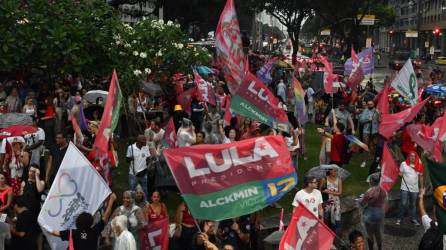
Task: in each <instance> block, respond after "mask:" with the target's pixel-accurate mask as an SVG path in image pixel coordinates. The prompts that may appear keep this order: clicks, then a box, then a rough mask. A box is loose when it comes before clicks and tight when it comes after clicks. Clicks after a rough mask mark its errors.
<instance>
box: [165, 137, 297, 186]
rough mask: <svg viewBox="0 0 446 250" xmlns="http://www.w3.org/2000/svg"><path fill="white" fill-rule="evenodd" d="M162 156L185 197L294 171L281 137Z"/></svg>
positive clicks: (174, 151) (167, 152)
mask: <svg viewBox="0 0 446 250" xmlns="http://www.w3.org/2000/svg"><path fill="white" fill-rule="evenodd" d="M163 154H164V156H165V157H166V161H167V163H168V164H169V167H170V169H171V171H172V173H173V175H174V177H175V180H176V182H177V184H178V188H179V189H180V191H181V193H187V194H204V193H209V192H216V191H220V190H224V189H226V188H229V187H233V186H236V185H239V184H242V183H246V182H249V181H253V180H261V179H267V178H275V177H278V176H283V175H287V174H290V173H293V172H294V168H293V167H292V164H291V158H290V154H289V152H288V148H287V146H286V143H285V142H284V139H283V137H282V136H265V137H257V138H252V139H248V140H243V141H238V142H233V143H226V144H212V145H196V146H192V147H182V148H179V149H165V150H164V152H163Z"/></svg>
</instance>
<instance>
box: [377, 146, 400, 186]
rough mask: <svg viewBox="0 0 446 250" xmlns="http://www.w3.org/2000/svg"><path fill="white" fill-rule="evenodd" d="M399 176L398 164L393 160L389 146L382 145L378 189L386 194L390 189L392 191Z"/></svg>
mask: <svg viewBox="0 0 446 250" xmlns="http://www.w3.org/2000/svg"><path fill="white" fill-rule="evenodd" d="M399 174H400V170H399V168H398V164H397V163H396V162H395V160H394V159H393V156H392V154H391V153H390V150H389V146H387V143H384V149H383V155H382V158H381V179H380V183H379V185H380V187H381V188H382V189H384V190H386V191H387V192H388V191H389V190H390V189H392V187H393V185H394V184H395V182H396V180H397V179H398V176H399Z"/></svg>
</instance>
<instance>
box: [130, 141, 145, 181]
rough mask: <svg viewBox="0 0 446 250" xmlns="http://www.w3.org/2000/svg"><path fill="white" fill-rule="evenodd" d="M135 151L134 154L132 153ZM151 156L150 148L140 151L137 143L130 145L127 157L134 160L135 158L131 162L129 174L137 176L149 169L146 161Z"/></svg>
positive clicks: (143, 148)
mask: <svg viewBox="0 0 446 250" xmlns="http://www.w3.org/2000/svg"><path fill="white" fill-rule="evenodd" d="M132 149H133V150H132ZM132 151H133V152H132ZM149 156H150V151H149V147H147V146H143V147H142V148H141V149H139V148H138V147H137V146H136V143H134V144H132V145H130V146H129V147H128V148H127V154H126V157H128V158H132V157H134V160H132V161H131V162H130V165H129V169H130V171H129V174H131V175H135V174H137V173H139V172H141V171H143V170H145V169H146V168H147V165H146V159H147V158H148V157H149Z"/></svg>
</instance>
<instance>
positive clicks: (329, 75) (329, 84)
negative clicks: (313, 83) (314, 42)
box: [321, 56, 336, 94]
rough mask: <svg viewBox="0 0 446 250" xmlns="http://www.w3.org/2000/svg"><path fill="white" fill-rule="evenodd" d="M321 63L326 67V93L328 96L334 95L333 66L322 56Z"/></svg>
mask: <svg viewBox="0 0 446 250" xmlns="http://www.w3.org/2000/svg"><path fill="white" fill-rule="evenodd" d="M321 63H322V64H323V65H324V91H325V93H327V94H333V80H334V79H335V77H336V76H335V75H334V74H333V66H332V65H331V63H330V62H329V61H328V59H327V58H326V57H325V56H321Z"/></svg>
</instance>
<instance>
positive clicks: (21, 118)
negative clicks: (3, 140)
mask: <svg viewBox="0 0 446 250" xmlns="http://www.w3.org/2000/svg"><path fill="white" fill-rule="evenodd" d="M32 124H33V119H32V118H31V116H29V115H27V114H22V113H6V114H3V115H0V128H7V127H9V126H12V125H32Z"/></svg>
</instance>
